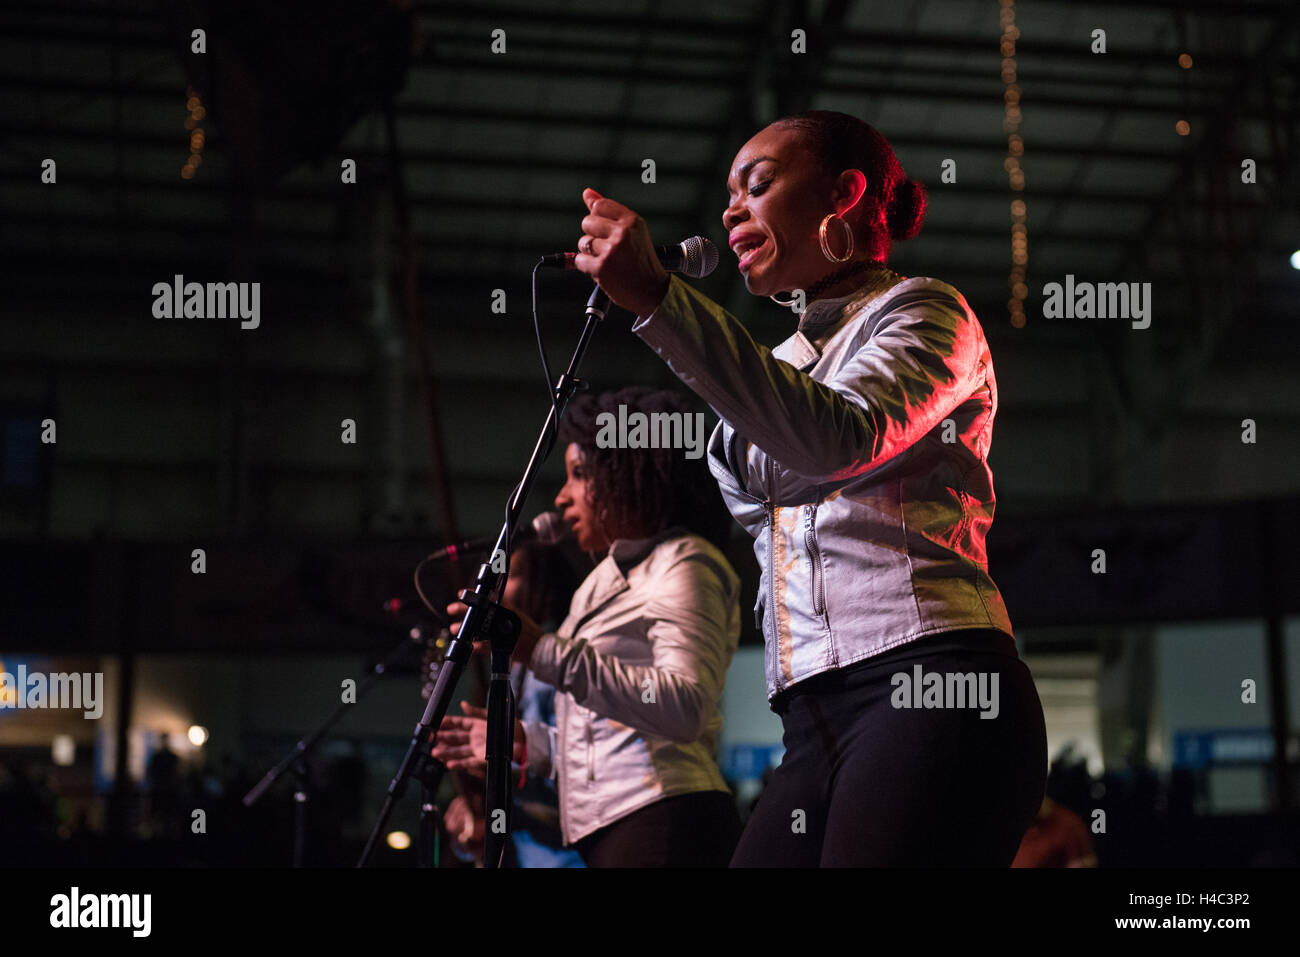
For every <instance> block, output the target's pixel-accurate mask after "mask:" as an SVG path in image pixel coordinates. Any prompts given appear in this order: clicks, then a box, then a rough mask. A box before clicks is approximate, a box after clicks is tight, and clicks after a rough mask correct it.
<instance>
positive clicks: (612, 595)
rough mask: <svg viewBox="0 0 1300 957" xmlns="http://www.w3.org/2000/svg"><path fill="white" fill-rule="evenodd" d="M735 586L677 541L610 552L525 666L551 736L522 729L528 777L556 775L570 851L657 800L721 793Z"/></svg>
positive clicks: (697, 550) (624, 542)
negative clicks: (549, 713)
mask: <svg viewBox="0 0 1300 957" xmlns="http://www.w3.org/2000/svg"><path fill="white" fill-rule="evenodd" d="M739 594H740V581H739V579H738V578H737V577H736V573H735V571H734V570H733V569H732V567H731V565H730V564H729V563H728V562H727V559H726V558H725V557H723V555H722V553H721V552H720V551H718V550H717V549H716V548H714V547H713V546H712V545H710V544H709V543H708V542H707V541H705V540H704V539H702V538H700V537H698V536H695V535H691V534H689V533H687V532H686V531H685V530H683V529H680V528H679V529H670V530H669V531H667V532H665V533H664V534H662V535H660V536H657V537H655V538H649V539H639V540H635V541H633V540H628V539H621V540H619V541H616V542H615V543H614V545H613V547H611V548H610V550H609V554H608V555H607V556H606V557H605V559H604V560H603V561H601V562H600V564H598V565H597V566H596V567H595V569H594V570H593V571H592V573H591V574H590V575H588V576H587V578H586V580H584V581H583V583H582V585H581V586H579V588H578V591H577V592H576V593H575V594H574V596H573V601H572V603H571V604H570V606H569V616H568V617H567V618H566V619H565V620H564V621H563V622H562V623H561V625H560V627H559V629H558V630H557V631H556V633H555V634H548V635H543V636H542V638H541V639H540V640H539V641H538V643H537V647H536V648H535V649H534V651H533V657H532V660H531V662H530V664H529V667H530V668H531V669H532V671H533V674H534V675H536V676H537V678H539V679H540V680H542V681H545V682H547V683H548V684H552V685H554V686H555V689H556V695H555V725H554V727H550V726H547V725H544V724H540V723H528V722H525V723H524V731H525V735H526V738H527V742H528V757H527V761H528V767H529V768H530V769H531V770H532V771H534V772H535V773H538V774H543V775H548V774H551V773H552V772H554V774H555V777H556V778H557V781H558V785H559V795H560V830H561V833H562V834H563V837H564V842H565V843H566V844H572V843H573V842H574V841H577V840H579V839H581V838H583V837H585V836H586V835H588V834H590V833H591V832H592V831H595V830H597V829H599V828H602V827H604V826H605V825H607V824H611V823H613V822H614V821H616V820H618V819H619V818H621V817H624V816H625V815H627V814H630V813H632V812H633V811H635V810H637V809H639V808H642V807H644V806H646V805H647V804H650V803H652V802H654V801H658V800H660V799H661V798H666V797H670V796H672V795H675V794H685V793H687V792H691V791H726V790H727V785H726V782H725V781H723V779H722V774H721V773H720V772H719V771H718V765H717V760H716V754H717V744H718V735H719V732H720V731H721V729H722V710H721V701H722V686H723V684H724V683H725V681H726V678H727V668H728V666H729V665H730V664H731V658H732V656H733V655H734V654H735V652H736V645H737V643H738V642H739V640H740V609H739V605H738V604H737V599H738V597H739Z"/></svg>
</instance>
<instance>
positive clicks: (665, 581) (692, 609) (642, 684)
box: [529, 553, 739, 760]
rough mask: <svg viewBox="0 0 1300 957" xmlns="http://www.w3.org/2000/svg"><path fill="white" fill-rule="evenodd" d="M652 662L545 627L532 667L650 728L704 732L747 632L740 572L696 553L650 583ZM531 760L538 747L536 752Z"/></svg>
mask: <svg viewBox="0 0 1300 957" xmlns="http://www.w3.org/2000/svg"><path fill="white" fill-rule="evenodd" d="M644 587H645V588H646V589H647V593H648V595H649V597H648V599H647V602H646V604H645V606H644V608H643V610H642V612H641V614H642V616H643V617H644V618H646V619H647V620H649V621H650V624H649V626H648V628H647V638H648V640H649V642H650V647H651V654H652V657H653V661H652V663H651V664H648V665H643V664H628V663H625V662H623V661H621V660H619V659H618V658H616V657H613V656H612V655H607V654H602V653H600V652H598V651H596V650H595V649H594V648H592V647H591V645H590V644H589V643H588V642H587V641H586V639H584V638H579V637H574V638H563V637H560V636H559V635H550V634H548V635H544V636H543V637H542V638H541V639H540V640H539V641H538V642H537V646H536V648H535V649H534V651H533V657H532V661H531V662H530V664H529V667H530V668H531V669H532V671H533V673H534V674H535V675H536V676H537V677H538V678H540V679H541V680H542V681H546V682H548V683H550V684H553V685H555V687H556V688H557V689H559V690H560V691H564V692H566V693H568V694H570V695H572V696H573V698H574V700H576V701H577V702H578V703H579V704H581V705H583V706H584V707H586V708H590V709H591V710H592V711H594V712H596V713H597V714H599V715H603V716H604V717H607V718H612V719H613V720H615V721H618V722H620V723H622V724H625V725H628V726H629V727H631V728H635V729H636V730H637V731H640V732H641V733H643V734H646V735H650V736H653V737H660V738H667V739H669V740H671V741H675V742H678V743H680V744H689V743H691V742H692V741H695V740H698V738H699V737H700V734H701V733H702V732H703V730H704V728H705V725H706V723H707V722H708V720H709V718H710V716H711V715H712V714H713V711H714V708H715V707H716V706H717V703H718V702H719V701H720V700H721V698H722V686H723V684H724V682H725V681H726V674H727V666H728V665H729V664H730V663H731V657H732V655H733V654H734V653H735V650H736V643H737V641H738V639H739V619H738V617H737V613H736V612H735V605H736V590H735V586H734V575H724V574H720V573H719V571H718V570H717V568H716V566H715V565H714V563H713V561H712V559H710V558H709V557H708V556H706V555H702V554H698V553H697V554H690V555H686V556H684V557H683V558H682V559H681V560H679V561H677V562H675V563H674V564H672V565H671V566H669V567H668V568H667V569H666V570H665V572H664V574H663V575H662V576H658V577H656V579H655V580H654V581H652V582H647V583H646V584H645V586H644ZM530 760H531V755H530Z"/></svg>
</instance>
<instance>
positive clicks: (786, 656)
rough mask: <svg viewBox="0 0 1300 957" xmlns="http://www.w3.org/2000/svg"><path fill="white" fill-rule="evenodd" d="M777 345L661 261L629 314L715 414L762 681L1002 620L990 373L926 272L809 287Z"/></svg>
mask: <svg viewBox="0 0 1300 957" xmlns="http://www.w3.org/2000/svg"><path fill="white" fill-rule="evenodd" d="M799 328H800V331H798V332H796V333H795V335H794V336H792V337H791V338H789V339H787V340H786V341H785V342H783V343H782V344H781V345H780V346H778V347H777V348H776V349H774V350H773V349H768V348H767V347H765V346H762V345H759V344H757V343H755V342H754V340H753V339H752V338H751V337H750V335H749V333H748V332H747V331H746V330H745V328H744V326H743V325H741V323H740V322H739V320H737V319H736V318H735V317H734V316H732V315H731V314H730V313H728V312H726V311H725V310H724V309H723V308H722V307H721V306H719V305H718V304H717V303H715V302H714V301H713V300H711V299H709V298H708V297H706V296H704V295H703V294H701V293H700V292H698V291H696V290H695V289H693V288H692V287H691V286H689V285H688V284H687V283H685V282H683V281H682V280H681V279H680V278H678V277H677V276H673V277H672V279H671V282H670V284H669V287H668V293H667V295H666V296H665V297H664V300H663V302H662V303H661V304H660V306H659V308H658V309H657V310H656V311H655V312H654V313H653V314H652V315H651V316H648V317H640V318H639V319H638V321H637V323H636V324H635V325H633V327H632V329H633V331H634V332H636V333H637V334H638V335H639V336H640V337H641V338H642V340H644V341H645V342H646V343H647V344H648V345H649V346H650V347H651V348H652V349H654V350H655V352H657V353H658V354H659V355H660V356H661V357H662V358H663V359H664V360H665V361H666V362H667V363H668V365H669V367H670V368H671V369H672V370H673V372H675V373H676V374H677V376H678V378H680V379H681V380H682V382H684V383H685V384H686V385H687V386H689V387H690V388H691V389H692V390H694V391H695V392H696V393H697V394H698V395H699V396H700V397H701V398H703V399H704V400H705V401H706V402H708V403H709V405H710V406H712V407H713V409H714V411H716V412H717V414H718V416H719V417H720V418H721V419H722V421H721V422H720V423H719V425H718V427H717V429H715V430H714V432H713V435H712V436H711V438H710V441H709V466H710V468H711V470H712V472H713V475H714V477H715V478H716V479H717V480H718V484H719V485H720V486H721V488H722V494H723V497H724V498H725V499H726V502H727V507H728V508H729V509H730V510H731V513H732V515H734V516H735V517H736V520H737V521H739V522H740V524H741V525H743V526H744V527H745V529H746V530H747V531H748V532H749V533H750V535H752V536H753V537H754V554H755V555H756V556H757V558H758V563H759V567H760V569H761V570H762V577H761V581H760V586H759V597H758V604H757V606H756V607H755V609H754V611H755V616H756V618H755V621H756V624H758V625H759V627H761V629H762V632H763V638H764V643H765V645H766V649H767V655H766V674H767V695H768V699H769V700H770V699H771V698H772V697H773V696H775V695H776V694H777V693H778V692H780V691H783V690H784V689H786V688H789V687H790V686H791V685H794V684H795V683H797V682H799V681H802V680H804V679H805V678H809V677H811V676H812V675H815V674H818V673H820V672H824V671H828V670H831V669H834V668H840V667H843V666H845V665H849V664H852V663H853V662H856V661H860V660H862V659H864V658H869V657H871V656H872V655H877V654H880V653H881V652H883V651H886V650H887V649H890V648H893V647H896V646H898V645H901V644H903V643H905V642H908V641H912V640H914V639H916V638H920V637H923V636H925V635H931V634H936V633H939V632H944V631H951V630H957V629H964V628H996V629H999V630H1001V631H1004V632H1006V633H1007V634H1012V631H1011V621H1010V619H1009V618H1008V616H1007V610H1006V607H1005V605H1004V604H1003V602H1002V596H1001V595H1000V594H999V592H998V589H997V586H996V585H994V583H993V580H992V579H991V578H990V577H989V572H988V559H987V554H986V552H985V546H984V538H985V535H986V533H987V532H988V529H989V526H990V525H991V524H992V521H993V509H994V495H993V474H992V472H991V471H990V470H989V466H988V461H987V457H988V452H989V443H990V441H991V437H992V432H993V417H994V414H995V413H996V412H997V401H998V400H997V395H998V393H997V380H996V379H995V378H994V376H993V363H992V359H991V357H990V355H989V348H988V344H987V342H985V339H984V332H983V329H982V328H981V327H980V324H979V321H978V320H977V319H976V318H975V314H974V313H973V312H972V311H971V308H970V306H969V305H968V304H967V302H966V300H965V298H963V296H962V295H961V293H959V292H958V291H957V290H956V289H954V288H953V287H952V286H949V285H948V284H947V283H943V282H940V281H939V280H936V279H929V278H912V279H905V280H903V281H902V282H899V283H897V284H896V285H894V286H893V287H892V288H889V289H887V290H885V291H884V292H878V293H867V292H866V291H865V290H863V291H862V292H859V293H858V294H856V296H848V297H844V298H840V299H831V300H817V301H815V302H813V303H811V304H810V305H809V306H808V308H807V310H806V311H805V312H804V313H803V316H802V317H801V320H800V323H799Z"/></svg>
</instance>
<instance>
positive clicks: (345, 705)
mask: <svg viewBox="0 0 1300 957" xmlns="http://www.w3.org/2000/svg"><path fill="white" fill-rule="evenodd" d="M412 640H418V631H416V630H414V629H413V630H412V633H411V635H409V636H408V637H406V638H403V639H402V641H401V643H400V644H398V645H397V646H396V647H394V648H393V650H392V651H391V652H389V654H388V657H387V658H385V659H384V660H383V661H381V662H379V663H378V664H376V665H375V666H374V667H373V668H372V669H370V675H369V677H367V678H366V680H365V681H363V682H361V684H359V685H357V696H356V700H355V701H351V702H341V703H340V704H339V706H338V707H337V708H335V709H334V713H333V714H331V715H330V716H329V717H328V718H326V719H325V722H324V724H322V725H321V726H320V727H319V728H317V729H316V730H315V731H313V732H312V733H311V734H309V735H308V736H307V737H305V738H301V739H299V741H298V743H297V744H295V745H294V746H293V750H292V751H290V752H289V753H288V754H286V755H285V756H284V758H283V759H282V760H281V761H280V763H279V764H277V765H276V766H275V767H273V768H271V770H269V771H267V772H266V774H265V775H264V776H263V777H262V780H261V781H259V782H257V784H255V785H254V786H253V788H252V790H250V791H249V792H248V793H247V794H245V795H244V807H252V806H253V805H254V804H256V803H257V802H258V801H259V800H261V798H262V795H264V794H265V793H266V792H267V791H269V790H270V788H271V785H273V784H275V782H276V781H278V780H279V779H280V777H281V775H283V774H284V773H285V772H286V771H288V770H289V769H290V768H292V769H293V771H294V778H295V780H296V782H297V786H296V787H295V788H294V792H293V802H294V813H293V866H294V867H302V866H303V865H304V864H305V863H306V854H307V811H308V806H309V805H310V803H311V770H310V766H309V765H308V763H307V758H308V757H309V756H310V755H311V752H312V749H313V748H315V747H316V745H317V744H319V743H320V741H321V739H322V738H324V737H325V735H326V734H327V733H328V732H329V729H330V728H332V727H334V725H335V724H337V723H338V722H339V720H340V719H341V718H342V717H343V716H344V715H345V714H347V713H348V711H349V710H350V709H352V708H355V707H356V706H357V704H359V703H360V701H361V699H362V698H363V697H365V694H366V692H367V691H369V690H370V689H371V688H372V687H373V686H374V685H375V683H376V682H378V681H379V679H380V678H382V677H383V676H384V674H385V673H386V672H387V671H388V669H389V668H390V667H392V666H393V665H394V664H395V663H396V662H397V660H398V659H399V658H401V657H402V655H404V654H406V650H407V648H409V647H410V645H411V641H412Z"/></svg>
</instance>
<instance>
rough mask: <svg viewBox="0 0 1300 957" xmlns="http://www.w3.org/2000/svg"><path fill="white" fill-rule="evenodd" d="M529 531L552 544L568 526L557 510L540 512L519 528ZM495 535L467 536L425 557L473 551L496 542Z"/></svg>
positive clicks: (546, 542)
mask: <svg viewBox="0 0 1300 957" xmlns="http://www.w3.org/2000/svg"><path fill="white" fill-rule="evenodd" d="M520 531H521V532H523V531H531V532H532V536H531V537H532V538H534V539H536V540H537V541H539V542H541V543H542V544H543V545H554V544H556V543H557V542H560V541H563V540H564V538H565V537H566V536H567V535H568V534H569V526H568V524H567V523H566V522H565V521H564V519H563V518H562V517H561V516H560V513H559V512H542V513H541V514H540V515H538V516H537V517H536V518H535V519H533V520H532V522H530V523H529V524H528V525H525V526H524V527H523V528H521V529H520ZM496 540H497V538H496V536H495V535H491V536H488V535H480V536H479V537H478V538H467V539H466V540H465V541H463V542H457V543H456V544H455V545H448V546H447V547H446V548H440V549H439V550H438V551H436V552H434V553H433V554H432V555H430V556H429V558H428V559H427V560H428V561H438V560H439V559H442V558H451V559H455V558H456V557H457V556H458V555H459V554H460V553H461V552H473V551H477V550H478V549H481V548H487V547H488V546H489V545H493V544H495V543H496Z"/></svg>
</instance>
